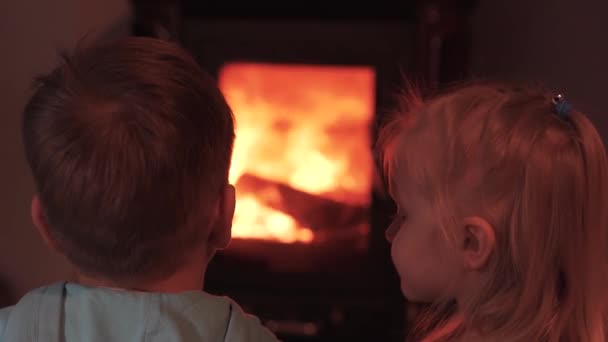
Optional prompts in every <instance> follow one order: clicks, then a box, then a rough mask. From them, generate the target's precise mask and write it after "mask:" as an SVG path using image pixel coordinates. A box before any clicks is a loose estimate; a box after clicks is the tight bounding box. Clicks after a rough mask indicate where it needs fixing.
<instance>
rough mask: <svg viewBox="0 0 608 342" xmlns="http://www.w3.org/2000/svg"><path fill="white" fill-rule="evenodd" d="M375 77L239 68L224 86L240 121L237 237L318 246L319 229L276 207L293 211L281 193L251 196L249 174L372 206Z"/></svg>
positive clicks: (366, 71) (234, 173) (353, 70)
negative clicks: (242, 183) (244, 182)
mask: <svg viewBox="0 0 608 342" xmlns="http://www.w3.org/2000/svg"><path fill="white" fill-rule="evenodd" d="M374 77H375V75H374V71H373V69H371V68H366V67H329V66H306V65H277V64H259V63H234V64H228V65H226V66H225V67H224V68H223V69H222V71H221V74H220V79H219V85H220V88H221V89H222V91H223V93H224V94H225V96H226V100H227V101H228V103H229V104H230V106H231V107H232V109H233V111H234V114H235V119H236V141H235V146H234V153H233V160H232V166H231V169H230V182H231V183H232V184H236V186H237V206H236V212H235V218H234V223H233V232H232V235H233V237H235V238H252V239H265V240H274V241H278V242H283V243H293V242H301V243H310V242H313V241H314V239H315V233H314V232H313V227H306V226H304V225H303V224H301V223H300V222H298V220H297V218H294V217H292V216H290V215H289V214H287V213H286V212H285V210H280V209H281V208H277V207H276V206H270V205H268V203H269V201H270V202H272V203H280V204H281V206H289V205H292V204H293V203H289V200H288V199H286V198H282V195H281V193H279V191H278V190H277V189H272V188H265V189H264V190H263V191H250V190H243V188H240V187H239V183H238V181H239V179H241V177H242V176H243V175H246V174H249V175H254V176H256V177H260V178H263V179H265V180H270V181H272V182H276V183H277V184H285V185H287V186H289V187H291V188H293V189H296V190H297V191H301V192H304V193H307V194H313V195H318V196H320V197H322V198H328V199H332V200H337V201H341V202H344V203H349V204H356V205H369V201H370V200H369V191H370V188H371V178H372V158H371V153H370V151H369V146H370V143H369V141H370V137H369V130H370V123H371V119H372V117H373V113H374V88H375V85H374V83H375V80H374Z"/></svg>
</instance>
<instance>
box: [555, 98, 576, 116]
mask: <svg viewBox="0 0 608 342" xmlns="http://www.w3.org/2000/svg"><path fill="white" fill-rule="evenodd" d="M552 102H553V110H554V112H555V114H557V115H558V116H559V117H560V118H562V119H564V120H566V119H568V118H569V117H570V111H571V110H572V105H571V104H570V103H569V102H568V101H566V99H564V96H563V95H562V94H557V95H556V96H555V97H554V98H553V101H552Z"/></svg>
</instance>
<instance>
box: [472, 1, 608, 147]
mask: <svg viewBox="0 0 608 342" xmlns="http://www.w3.org/2000/svg"><path fill="white" fill-rule="evenodd" d="M607 33H608V1H605V0H583V1H579V0H535V1H529V0H510V1H480V3H479V6H478V8H477V9H476V11H475V12H474V15H473V51H472V59H473V60H472V68H473V73H474V74H475V75H477V76H483V77H492V78H500V79H510V80H525V81H540V82H542V83H543V84H545V85H547V86H549V87H551V88H552V89H555V90H556V91H559V92H562V93H564V95H565V96H566V97H567V98H568V99H570V101H571V102H572V103H573V105H574V106H576V107H577V108H579V109H581V110H583V111H584V112H586V113H587V114H588V115H589V116H590V117H591V119H592V120H593V121H594V123H595V125H596V127H597V128H598V129H599V130H600V134H602V135H603V137H604V141H608V96H607V93H606V89H607V87H606V84H607V82H608V37H607V36H606V34H607Z"/></svg>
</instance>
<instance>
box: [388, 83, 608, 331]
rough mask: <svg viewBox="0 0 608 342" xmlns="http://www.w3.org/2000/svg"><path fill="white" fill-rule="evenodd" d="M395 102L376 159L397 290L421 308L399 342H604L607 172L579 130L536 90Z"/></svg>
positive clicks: (486, 87)
mask: <svg viewBox="0 0 608 342" xmlns="http://www.w3.org/2000/svg"><path fill="white" fill-rule="evenodd" d="M410 93H414V92H410ZM403 99H404V101H403V103H404V104H405V106H404V107H403V108H401V110H400V111H399V114H400V115H398V116H397V117H396V118H395V119H394V120H392V121H391V122H390V123H388V124H387V125H386V126H384V127H383V129H382V130H381V134H380V140H379V147H380V151H381V158H382V161H383V166H384V170H385V175H386V177H387V180H388V182H387V183H388V185H389V192H390V194H391V197H392V198H393V199H394V201H395V203H396V204H397V207H398V210H397V215H396V218H395V219H394V221H393V224H392V225H391V226H390V228H389V229H388V231H387V238H388V239H389V241H390V242H391V244H392V247H391V255H392V259H393V262H394V264H395V267H396V269H397V271H398V273H399V275H400V279H401V289H402V292H403V294H404V296H405V297H406V298H407V299H408V301H410V302H413V303H430V304H431V305H430V310H428V312H426V313H424V314H423V317H422V318H421V319H419V323H418V324H417V326H416V327H415V328H414V330H413V333H412V335H411V336H410V340H416V341H418V340H421V339H422V340H423V341H522V342H530V341H546V342H562V341H572V342H579V341H590V342H603V341H606V325H605V322H606V313H607V311H608V310H607V307H608V305H607V292H608V290H607V286H608V281H607V280H608V279H607V278H608V162H607V158H606V150H605V148H604V146H603V143H602V140H601V138H600V136H599V134H598V132H597V131H596V129H595V128H594V127H593V125H592V124H591V122H590V121H589V120H588V119H587V118H586V117H585V115H584V114H582V113H581V112H579V111H577V110H576V109H575V108H572V107H571V105H570V104H569V103H568V102H567V101H566V99H565V98H564V97H563V96H561V95H554V94H550V93H547V92H545V91H543V90H540V89H536V88H524V87H522V88H518V87H511V86H506V85H495V84H484V83H477V84H469V85H466V86H464V87H460V88H458V89H453V90H452V91H450V92H448V93H446V94H443V95H440V96H437V97H435V98H432V99H431V100H429V101H426V102H424V103H423V101H422V100H421V99H420V97H419V96H415V95H408V96H404V97H403ZM420 336H423V337H420Z"/></svg>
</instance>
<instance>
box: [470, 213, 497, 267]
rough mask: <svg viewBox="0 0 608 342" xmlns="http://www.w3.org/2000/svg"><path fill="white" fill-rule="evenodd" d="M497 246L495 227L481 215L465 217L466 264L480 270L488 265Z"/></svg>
mask: <svg viewBox="0 0 608 342" xmlns="http://www.w3.org/2000/svg"><path fill="white" fill-rule="evenodd" d="M495 248H496V234H495V231H494V227H493V226H492V225H491V224H490V223H489V222H488V221H486V220H485V219H483V218H481V217H479V216H472V217H466V218H465V219H464V234H463V241H462V252H463V256H464V266H465V268H466V269H469V270H480V269H482V268H483V267H485V266H486V264H487V263H488V260H489V259H490V256H491V255H492V253H493V252H494V249H495Z"/></svg>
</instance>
